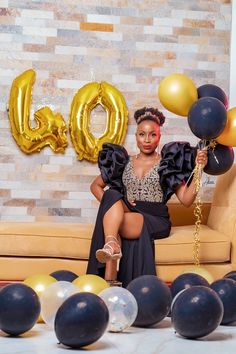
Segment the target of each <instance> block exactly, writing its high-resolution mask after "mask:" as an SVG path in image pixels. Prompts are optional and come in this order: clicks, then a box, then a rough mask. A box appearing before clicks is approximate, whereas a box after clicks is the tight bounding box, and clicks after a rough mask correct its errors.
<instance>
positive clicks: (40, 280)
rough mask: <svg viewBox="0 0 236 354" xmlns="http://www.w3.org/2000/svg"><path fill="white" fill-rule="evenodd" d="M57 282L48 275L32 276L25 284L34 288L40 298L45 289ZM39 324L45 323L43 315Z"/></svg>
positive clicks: (39, 319)
mask: <svg viewBox="0 0 236 354" xmlns="http://www.w3.org/2000/svg"><path fill="white" fill-rule="evenodd" d="M56 281H57V280H56V279H55V278H53V277H51V275H48V274H35V275H31V276H30V277H28V278H26V279H25V280H24V281H23V283H24V284H26V285H28V286H29V287H30V288H32V289H33V290H34V291H35V292H36V293H37V295H38V297H39V298H40V297H41V296H42V295H43V293H44V291H45V289H47V287H48V286H49V285H50V284H52V283H55V282H56ZM37 322H43V319H42V317H41V315H39V318H38V321H37Z"/></svg>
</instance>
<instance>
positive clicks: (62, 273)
mask: <svg viewBox="0 0 236 354" xmlns="http://www.w3.org/2000/svg"><path fill="white" fill-rule="evenodd" d="M50 275H51V276H52V277H53V278H55V279H56V280H58V281H69V282H72V281H73V280H75V279H77V278H78V275H77V274H75V273H73V272H71V271H70V270H64V269H63V270H57V271H55V272H53V273H51V274H50Z"/></svg>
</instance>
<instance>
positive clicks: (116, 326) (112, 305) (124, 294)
mask: <svg viewBox="0 0 236 354" xmlns="http://www.w3.org/2000/svg"><path fill="white" fill-rule="evenodd" d="M99 296H100V297H101V298H102V300H103V301H104V302H105V304H106V305H107V308H108V311H109V324H108V331H110V332H122V331H124V330H125V329H127V328H128V327H130V326H131V325H132V324H133V322H134V321H135V319H136V316H137V313H138V304H137V301H136V300H135V297H134V296H133V295H132V294H131V293H130V292H129V291H128V290H126V289H124V288H121V287H118V286H113V287H111V288H108V289H105V290H103V291H102V292H101V293H100V294H99Z"/></svg>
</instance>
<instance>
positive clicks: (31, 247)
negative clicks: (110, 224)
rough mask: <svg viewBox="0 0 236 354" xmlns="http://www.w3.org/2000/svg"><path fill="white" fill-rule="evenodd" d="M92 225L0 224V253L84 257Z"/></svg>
mask: <svg viewBox="0 0 236 354" xmlns="http://www.w3.org/2000/svg"><path fill="white" fill-rule="evenodd" d="M92 230H93V225H92V224H69V223H66V224H59V223H46V222H42V223H40V222H38V223H37V222H36V223H24V222H22V223H21V222H14V223H13V222H12V223H9V222H1V223H0V255H1V256H24V257H27V256H28V257H35V256H36V257H57V258H61V257H62V258H75V259H87V258H88V255H89V247H90V239H91V235H92Z"/></svg>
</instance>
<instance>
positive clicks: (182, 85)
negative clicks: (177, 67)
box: [158, 74, 198, 116]
mask: <svg viewBox="0 0 236 354" xmlns="http://www.w3.org/2000/svg"><path fill="white" fill-rule="evenodd" d="M158 96H159V99H160V101H161V103H162V105H163V106H164V107H165V108H166V109H168V111H170V112H173V113H175V114H178V115H179V116H187V115H188V112H189V110H190V108H191V106H192V104H193V103H194V102H195V101H196V100H197V99H198V93H197V88H196V86H195V84H194V82H193V81H192V80H191V79H190V78H189V77H188V76H186V75H183V74H171V75H168V76H166V77H165V78H164V79H163V80H162V81H161V82H160V85H159V88H158Z"/></svg>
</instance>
